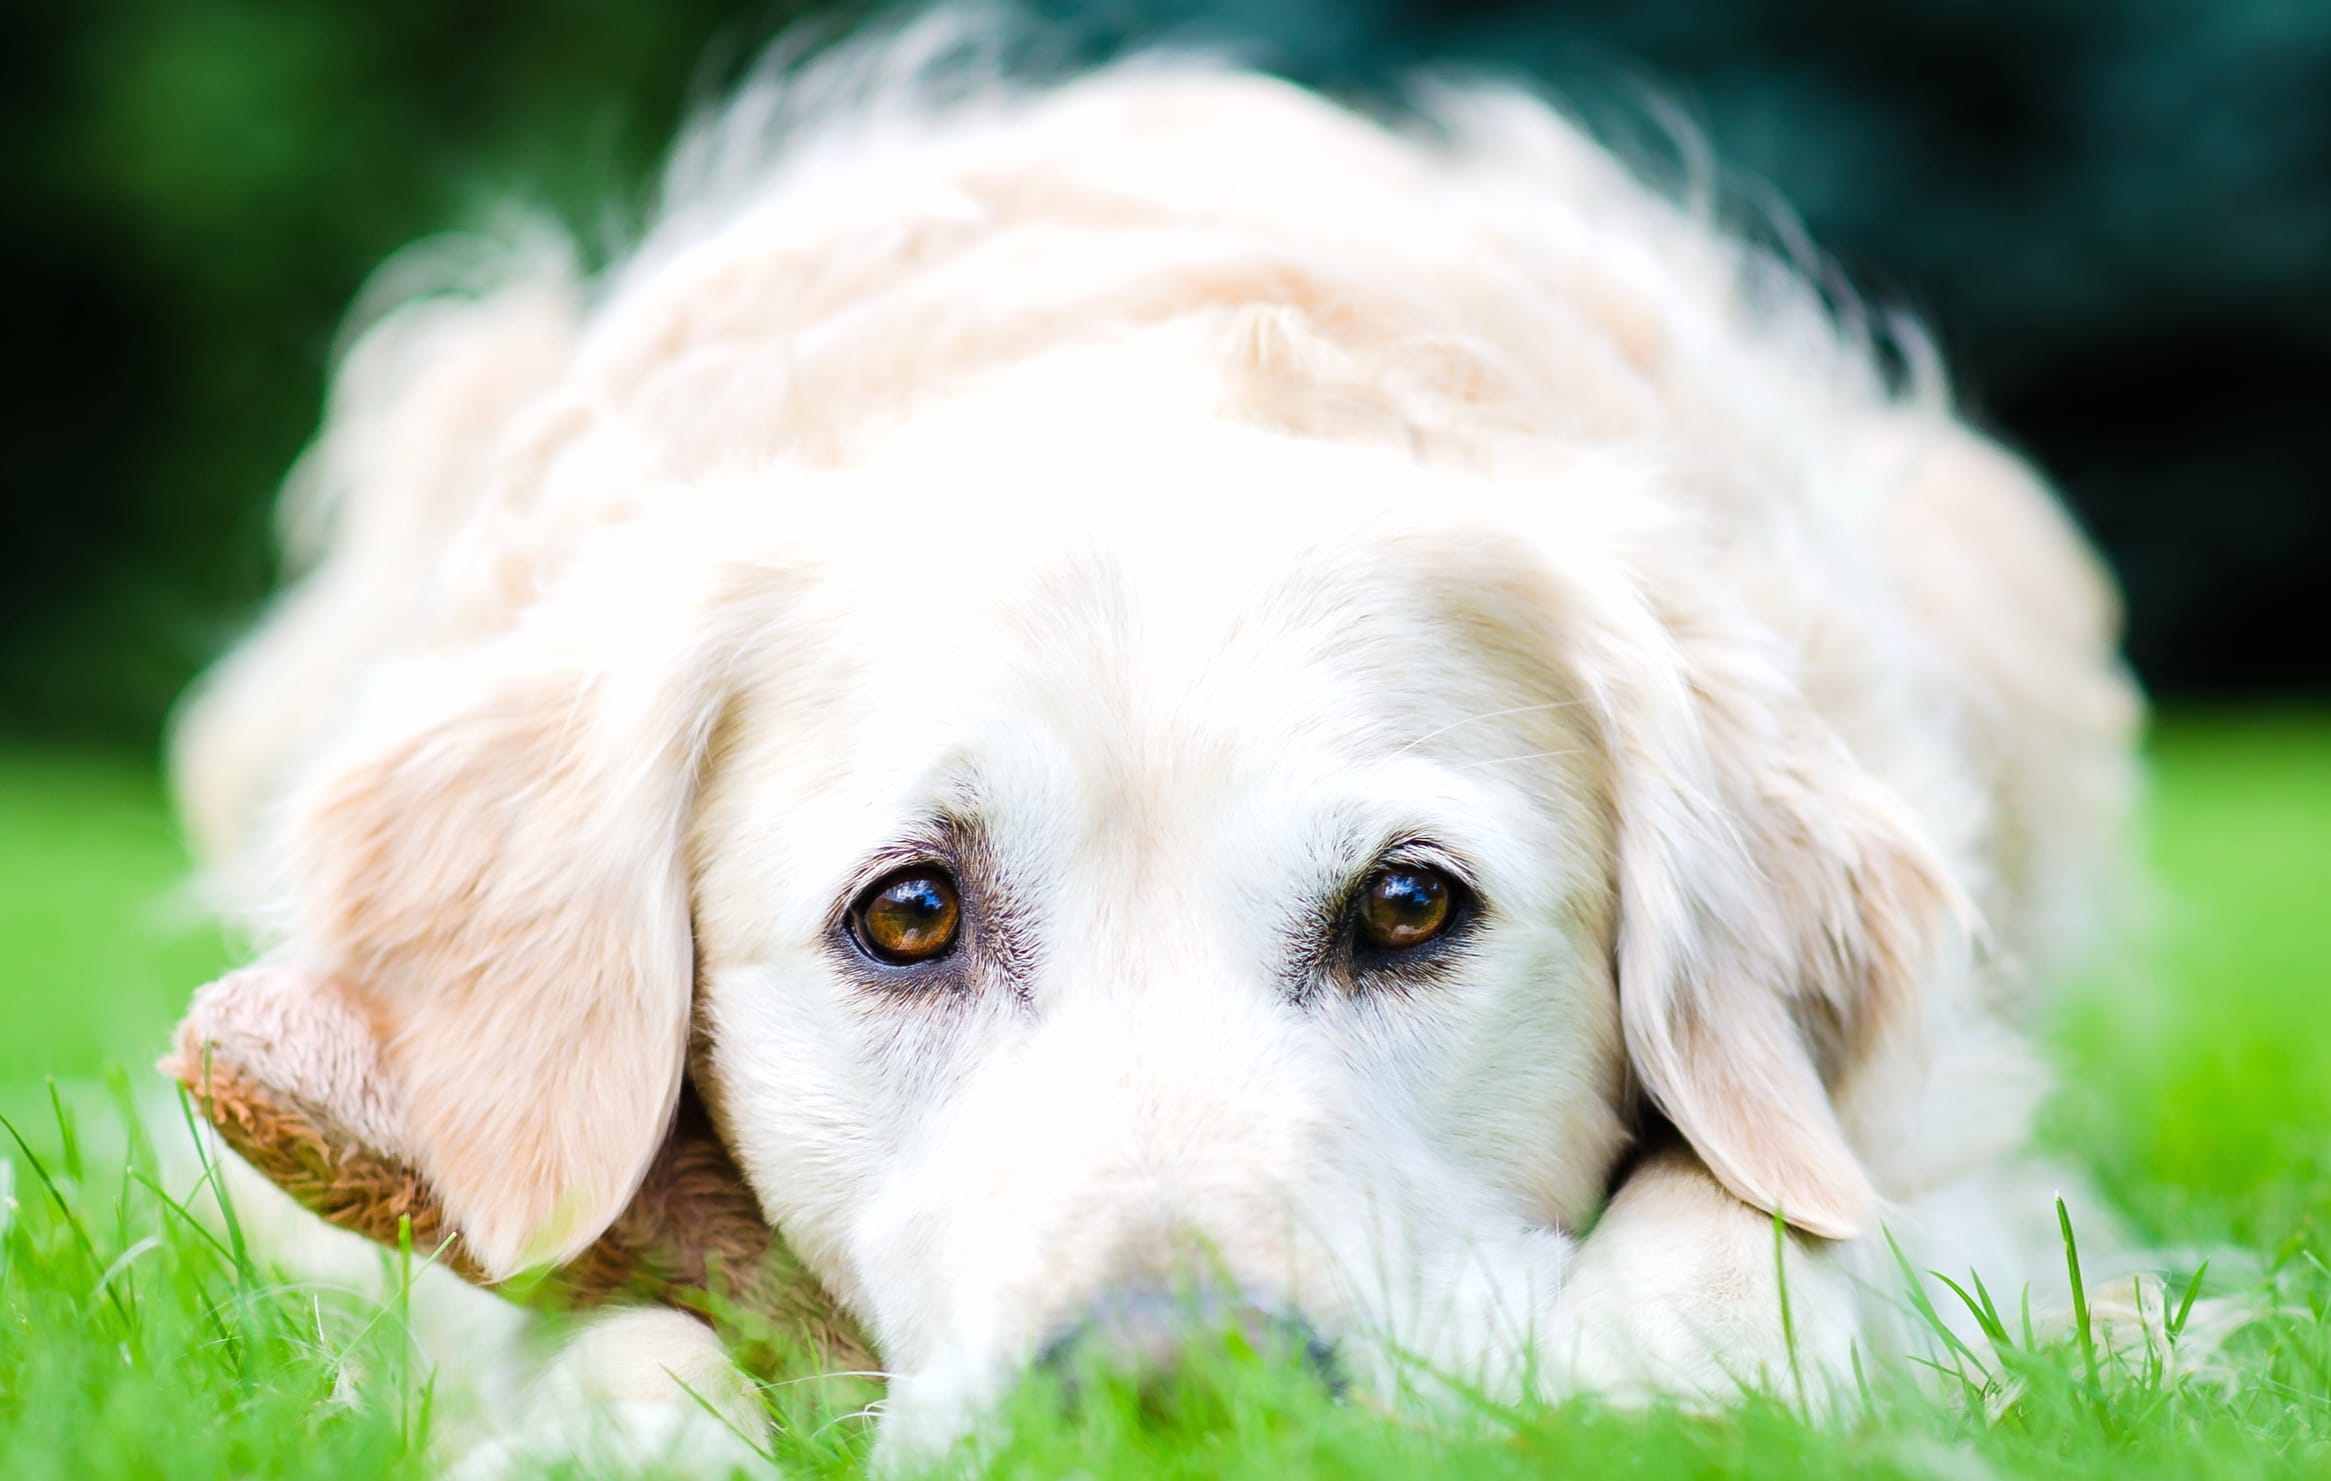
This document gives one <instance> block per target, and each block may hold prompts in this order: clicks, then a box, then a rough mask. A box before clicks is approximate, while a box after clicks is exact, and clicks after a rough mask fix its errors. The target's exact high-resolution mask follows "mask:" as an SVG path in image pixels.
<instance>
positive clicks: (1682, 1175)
mask: <svg viewBox="0 0 2331 1481" xmlns="http://www.w3.org/2000/svg"><path fill="white" fill-rule="evenodd" d="M1852 1261H1853V1256H1852V1254H1851V1252H1849V1251H1848V1250H1847V1249H1846V1247H1844V1246H1839V1245H1835V1244H1832V1243H1830V1242H1828V1241H1823V1240H1816V1239H1809V1238H1806V1237H1805V1236H1803V1235H1800V1234H1797V1233H1795V1232H1793V1231H1792V1232H1791V1233H1790V1234H1789V1235H1788V1236H1787V1237H1786V1238H1785V1239H1784V1240H1783V1241H1781V1242H1780V1245H1779V1247H1778V1248H1776V1245H1775V1240H1774V1233H1773V1220H1772V1216H1771V1215H1769V1214H1765V1213H1762V1212H1759V1211H1758V1210H1756V1209H1753V1208H1750V1207H1749V1206H1748V1205H1746V1204H1744V1203H1742V1202H1741V1201H1740V1200H1739V1199H1737V1198H1735V1197H1733V1196H1732V1194H1731V1193H1729V1192H1727V1191H1726V1190H1725V1188H1724V1187H1723V1185H1722V1184H1720V1183H1718V1182H1717V1181H1716V1179H1715V1177H1714V1176H1713V1175H1712V1174H1710V1173H1709V1172H1708V1170H1707V1169H1706V1168H1705V1167H1704V1166H1702V1165H1701V1163H1700V1160H1699V1159H1698V1158H1697V1157H1696V1156H1694V1155H1693V1154H1692V1153H1691V1152H1690V1150H1689V1149H1687V1148H1684V1147H1680V1146H1678V1147H1673V1148H1663V1149H1661V1150H1659V1151H1656V1152H1654V1153H1652V1154H1651V1155H1649V1156H1648V1157H1646V1158H1645V1159H1644V1160H1643V1162H1642V1163H1641V1165H1640V1166H1638V1167H1637V1168H1636V1169H1635V1171H1634V1172H1633V1173H1632V1174H1630V1175H1629V1177H1628V1178H1627V1180H1626V1182H1625V1183H1623V1184H1622V1185H1621V1186H1620V1188H1619V1190H1618V1192H1617V1193H1616V1194H1614V1195H1613V1197H1612V1199H1611V1203H1610V1206H1609V1207H1608V1208H1607V1209H1605V1210H1604V1212H1603V1216H1602V1217H1601V1218H1600V1219H1599V1220H1597V1221H1596V1223H1595V1224H1594V1226H1593V1228H1592V1229H1590V1230H1589V1231H1588V1233H1587V1236H1586V1238H1585V1239H1584V1240H1583V1241H1582V1242H1581V1244H1580V1245H1579V1248H1578V1251H1577V1254H1576V1255H1575V1257H1574V1258H1573V1261H1572V1264H1571V1267H1570V1269H1569V1271H1568V1273H1567V1274H1566V1276H1565V1278H1564V1281H1563V1286H1562V1293H1561V1298H1560V1300H1559V1302H1558V1303H1557V1306H1556V1310H1555V1315H1554V1319H1553V1322H1552V1327H1551V1334H1550V1335H1551V1341H1550V1342H1548V1343H1547V1344H1545V1346H1544V1348H1543V1349H1542V1352H1543V1354H1544V1356H1545V1359H1546V1362H1545V1375H1546V1378H1547V1379H1548V1380H1549V1382H1550V1384H1551V1385H1552V1386H1553V1387H1555V1388H1556V1389H1557V1390H1558V1391H1560V1392H1565V1393H1580V1392H1584V1393H1594V1394H1602V1395H1606V1396H1609V1397H1613V1398H1618V1399H1622V1400H1628V1401H1635V1402H1640V1401H1644V1400H1649V1399H1653V1398H1669V1399H1680V1400H1683V1401H1685V1402H1687V1403H1688V1402H1709V1403H1724V1402H1728V1401H1731V1400H1734V1399H1737V1397H1738V1396H1739V1394H1740V1393H1741V1391H1742V1390H1743V1389H1744V1388H1745V1389H1760V1390H1763V1391H1766V1392H1770V1393H1774V1394H1778V1395H1782V1396H1784V1397H1787V1398H1789V1399H1791V1400H1792V1401H1793V1400H1795V1399H1797V1398H1798V1397H1799V1394H1800V1392H1801V1394H1802V1398H1803V1400H1804V1402H1806V1403H1807V1404H1809V1405H1811V1406H1813V1407H1815V1408H1821V1407H1825V1406H1826V1405H1827V1404H1829V1403H1830V1402H1831V1401H1833V1400H1834V1399H1835V1398H1836V1397H1837V1396H1838V1395H1839V1393H1840V1392H1841V1391H1846V1390H1845V1387H1844V1386H1845V1385H1848V1384H1850V1383H1851V1376H1850V1375H1851V1372H1852V1363H1853V1344H1854V1341H1855V1337H1856V1333H1857V1330H1858V1325H1859V1316H1860V1311H1861V1306H1862V1302H1861V1299H1860V1295H1859V1289H1860V1287H1859V1283H1858V1282H1857V1281H1856V1280H1855V1279H1854V1278H1853V1274H1852V1270H1851V1266H1852ZM1784 1275H1785V1285H1784ZM1784 1289H1785V1292H1786V1296H1787V1319H1786V1320H1785V1321H1784V1319H1783V1304H1782V1298H1783V1293H1784Z"/></svg>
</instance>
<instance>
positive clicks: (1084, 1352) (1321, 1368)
mask: <svg viewBox="0 0 2331 1481" xmlns="http://www.w3.org/2000/svg"><path fill="white" fill-rule="evenodd" d="M1213 1352H1228V1353H1232V1354H1240V1353H1245V1354H1252V1355H1254V1356H1258V1357H1261V1358H1264V1359H1266V1360H1269V1361H1273V1362H1279V1363H1285V1364H1289V1365H1294V1364H1300V1365H1301V1366H1302V1368H1303V1369H1304V1370H1305V1371H1307V1372H1309V1373H1310V1374H1311V1375H1312V1376H1313V1377H1315V1378H1317V1379H1318V1380H1319V1381H1320V1383H1322V1384H1323V1385H1325V1386H1326V1388H1327V1389H1328V1390H1329V1392H1331V1393H1333V1394H1335V1395H1337V1396H1339V1397H1340V1396H1341V1395H1342V1393H1343V1391H1344V1381H1343V1375H1342V1372H1341V1370H1340V1368H1339V1366H1338V1364H1337V1362H1336V1355H1335V1347H1334V1345H1333V1344H1332V1343H1330V1342H1329V1341H1328V1340H1327V1339H1326V1338H1325V1337H1323V1336H1322V1335H1320V1332H1319V1330H1318V1329H1317V1328H1315V1327H1313V1326H1312V1325H1311V1323H1309V1322H1308V1321H1305V1320H1304V1319H1303V1318H1302V1317H1300V1316H1296V1315H1294V1314H1292V1313H1289V1312H1286V1311H1282V1310H1277V1309H1274V1308H1272V1307H1270V1306H1266V1305H1264V1304H1262V1303H1261V1302H1258V1301H1255V1300H1252V1299H1249V1298H1247V1297H1244V1296H1237V1295H1227V1294H1221V1293H1215V1292H1199V1293H1188V1292H1180V1291H1174V1290H1169V1289H1166V1288H1164V1287H1135V1288H1131V1289H1126V1290H1118V1291H1112V1292H1110V1293H1108V1294H1107V1295H1105V1296H1103V1297H1102V1298H1101V1299H1100V1300H1098V1301H1096V1302H1094V1303H1093V1305H1092V1307H1091V1308H1090V1309H1089V1310H1088V1311H1087V1312H1086V1313H1085V1315H1084V1316H1083V1317H1081V1318H1079V1319H1078V1320H1077V1321H1075V1322H1074V1323H1072V1324H1071V1325H1069V1326H1068V1327H1066V1328H1065V1329H1063V1330H1061V1331H1060V1332H1058V1333H1056V1334H1055V1335H1054V1336H1053V1337H1052V1339H1051V1340H1050V1341H1048V1342H1046V1343H1045V1344H1044V1346H1043V1348H1042V1349H1041V1350H1039V1352H1038V1353H1037V1356H1036V1365H1037V1367H1038V1368H1039V1369H1040V1370H1042V1371H1043V1372H1046V1373H1048V1374H1050V1375H1052V1376H1053V1377H1054V1378H1055V1379H1056V1380H1058V1382H1059V1383H1060V1384H1061V1386H1062V1392H1063V1394H1064V1397H1065V1399H1066V1401H1067V1402H1068V1403H1069V1404H1071V1405H1072V1406H1073V1405H1075V1404H1077V1403H1080V1402H1082V1399H1083V1394H1084V1387H1085V1384H1086V1383H1087V1382H1088V1381H1089V1380H1090V1379H1092V1378H1094V1377H1103V1378H1114V1379H1118V1380H1121V1381H1126V1382H1130V1383H1131V1384H1132V1385H1133V1387H1134V1390H1135V1392H1136V1393H1137V1394H1138V1395H1139V1396H1140V1398H1141V1400H1142V1402H1143V1405H1144V1407H1145V1408H1154V1407H1157V1406H1158V1404H1159V1401H1160V1400H1161V1399H1162V1398H1163V1396H1164V1395H1165V1394H1166V1393H1167V1392H1168V1391H1169V1390H1170V1389H1171V1388H1172V1387H1173V1386H1174V1385H1175V1384H1176V1383H1178V1382H1179V1381H1180V1380H1181V1379H1183V1378H1184V1377H1185V1376H1186V1373H1187V1369H1188V1365H1189V1360H1190V1359H1191V1358H1192V1357H1193V1356H1194V1355H1198V1354H1204V1353H1213Z"/></svg>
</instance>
